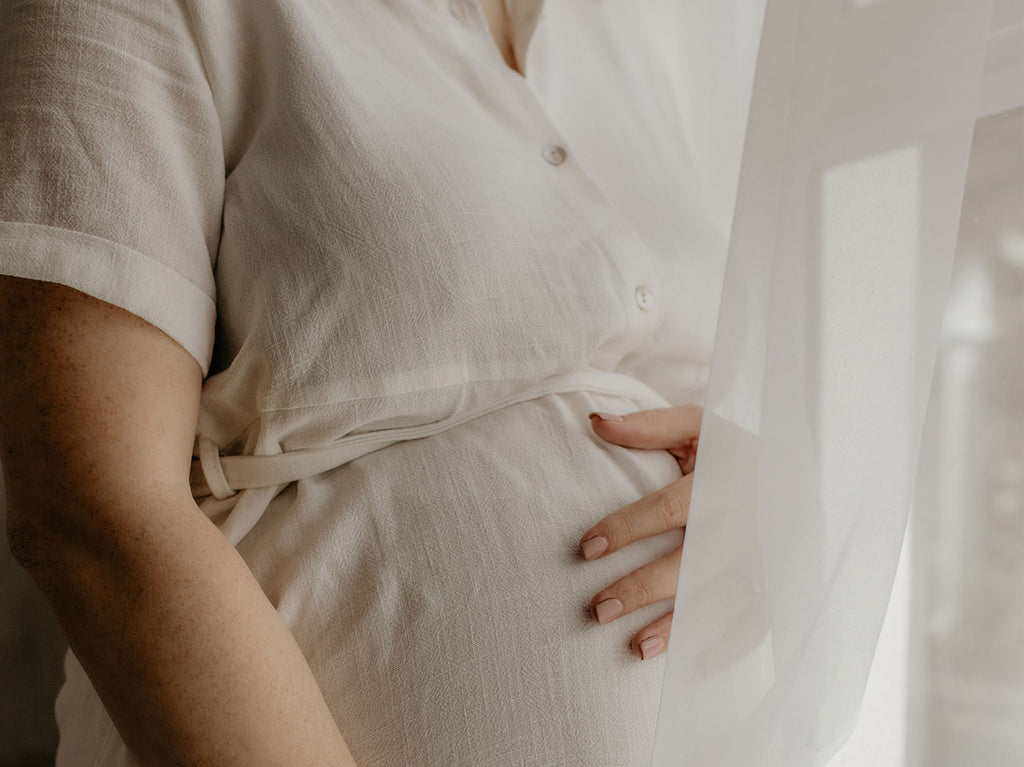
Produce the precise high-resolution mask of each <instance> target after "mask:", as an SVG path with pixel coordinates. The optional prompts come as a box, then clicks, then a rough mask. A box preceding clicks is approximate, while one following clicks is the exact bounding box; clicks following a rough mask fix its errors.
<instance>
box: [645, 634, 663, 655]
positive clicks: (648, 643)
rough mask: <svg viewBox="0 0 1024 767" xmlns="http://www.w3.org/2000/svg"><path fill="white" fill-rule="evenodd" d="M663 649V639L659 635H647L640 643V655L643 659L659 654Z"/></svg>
mask: <svg viewBox="0 0 1024 767" xmlns="http://www.w3.org/2000/svg"><path fill="white" fill-rule="evenodd" d="M664 649H665V640H664V639H662V638H661V637H647V639H645V640H644V641H642V642H641V643H640V655H641V656H643V659H644V660H647V659H648V658H653V657H654V656H655V655H659V654H660V653H661V651H662V650H664Z"/></svg>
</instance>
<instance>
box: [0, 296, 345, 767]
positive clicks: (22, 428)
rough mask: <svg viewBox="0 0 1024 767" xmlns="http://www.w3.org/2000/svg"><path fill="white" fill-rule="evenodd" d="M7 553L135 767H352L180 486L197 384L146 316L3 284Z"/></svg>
mask: <svg viewBox="0 0 1024 767" xmlns="http://www.w3.org/2000/svg"><path fill="white" fill-rule="evenodd" d="M0 370H3V371H4V375H2V376H0V459H2V462H3V472H4V477H5V481H6V489H7V515H8V530H7V533H8V540H9V541H10V543H11V549H12V552H13V553H14V555H15V557H16V558H17V559H18V561H19V562H20V563H21V564H22V565H23V566H24V567H25V568H26V569H27V570H28V572H29V574H30V575H31V576H32V577H33V578H34V580H35V581H36V583H37V584H38V585H39V587H40V589H41V590H42V592H43V594H44V595H45V596H46V598H47V599H48V601H49V603H50V606H51V608H52V609H53V612H54V614H55V615H56V617H57V619H58V621H59V623H60V625H61V628H62V629H63V631H64V634H65V636H66V637H67V639H68V642H69V644H70V646H71V648H72V649H73V651H74V653H75V655H76V656H77V658H78V659H79V661H80V662H81V663H82V665H83V667H84V668H85V670H86V673H88V675H89V677H90V679H91V680H92V681H93V684H94V685H95V687H96V690H97V692H98V693H99V695H100V697H101V699H102V700H103V703H104V705H105V706H106V708H107V710H108V712H109V713H110V715H111V717H112V719H113V721H114V723H115V724H116V726H117V728H118V731H119V732H120V733H121V735H122V737H123V738H124V740H125V742H126V743H127V744H128V746H129V748H130V749H131V750H132V751H133V752H134V753H135V755H136V756H137V757H138V759H139V761H140V762H141V763H142V764H144V765H183V764H187V765H197V766H199V765H203V766H205V765H210V767H213V766H214V765H216V766H217V767H225V766H228V765H243V764H244V765H252V766H259V767H262V766H264V765H266V766H269V765H281V766H283V765H296V764H302V765H332V767H333V766H335V765H341V766H345V765H354V764H355V763H354V761H353V760H352V758H351V756H350V755H349V752H348V749H347V747H346V745H345V743H344V741H343V739H342V737H341V734H340V733H339V731H338V728H337V726H336V724H335V722H334V720H333V719H332V718H331V715H330V712H329V711H328V709H327V706H326V704H325V703H324V700H323V696H322V695H321V693H320V690H319V688H318V687H317V685H316V681H315V680H314V678H313V675H312V673H311V672H310V670H309V667H308V666H307V664H306V662H305V659H304V658H303V657H302V654H301V652H300V651H299V648H298V646H297V645H296V644H295V642H294V640H293V639H292V637H291V635H290V634H289V632H288V630H287V629H286V627H285V626H284V624H283V623H282V622H281V620H280V618H279V617H278V614H277V612H276V611H275V610H274V608H273V606H272V605H271V604H270V603H269V602H268V600H267V599H266V597H265V596H264V594H263V592H262V591H261V590H260V588H259V585H258V584H257V583H256V581H255V579H254V578H253V577H252V575H251V574H250V572H249V570H248V568H247V567H246V566H245V563H244V562H243V561H242V559H241V557H239V556H238V554H237V552H235V550H234V549H233V548H232V547H231V545H230V544H229V543H228V542H227V540H226V539H225V538H224V537H223V536H222V535H221V534H220V532H219V531H218V530H217V529H216V528H215V527H214V526H213V525H212V524H211V523H210V522H209V521H208V520H207V519H206V517H205V516H203V514H202V513H201V512H200V510H199V509H198V507H197V506H196V504H195V502H194V501H193V499H192V496H191V492H190V490H189V485H188V473H189V464H190V460H191V452H192V442H193V438H194V434H195V428H196V419H197V413H198V402H199V391H200V386H201V382H202V374H201V371H200V368H199V366H198V365H197V364H196V362H195V360H193V359H192V357H191V356H190V355H189V354H188V353H187V352H186V351H185V350H184V349H183V348H181V347H180V346H179V345H178V344H177V343H176V342H175V341H173V340H172V339H171V338H169V337H168V336H166V335H165V334H164V333H162V332H161V331H159V330H157V329H156V328H155V327H153V326H151V325H148V324H147V323H145V322H144V321H143V320H141V319H139V318H137V317H135V316H133V315H131V314H129V313H128V312H125V311H123V310H121V309H118V308H116V307H113V306H110V305H108V304H105V303H103V302H101V301H98V300H96V299H94V298H91V297H89V296H86V295H84V294H82V293H79V292H77V291H74V290H72V289H70V288H66V287H63V286H59V285H52V284H46V283H41V282H35V281H30V280H20V279H15V278H9V277H0Z"/></svg>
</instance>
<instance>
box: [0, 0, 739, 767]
mask: <svg viewBox="0 0 1024 767" xmlns="http://www.w3.org/2000/svg"><path fill="white" fill-rule="evenodd" d="M659 5H660V4H659V3H657V2H653V1H652V2H651V3H649V4H648V3H633V2H626V0H552V1H551V2H548V3H546V5H544V7H542V3H541V2H540V1H539V0H532V1H529V2H525V1H524V2H512V3H511V6H512V7H511V15H512V19H511V20H512V28H513V36H514V38H515V46H516V53H517V59H518V61H519V62H520V64H521V65H522V66H523V67H524V69H525V77H523V76H520V75H519V74H517V73H516V72H514V71H512V70H511V69H509V68H508V67H507V66H506V65H505V63H504V61H503V60H502V58H501V55H500V54H499V52H498V49H497V46H496V45H495V44H494V41H493V39H492V37H491V34H490V31H489V29H488V27H487V24H486V21H485V19H484V17H483V14H482V12H481V10H480V8H479V6H478V5H477V3H476V2H475V1H474V0H451V2H450V1H449V0H216V2H214V1H212V0H203V1H200V0H178V1H172V0H154V1H153V2H148V3H139V2H138V1H137V0H88V2H87V1H86V0H64V2H59V3H57V2H53V1H52V0H19V1H18V2H10V3H3V4H2V5H0V270H2V272H4V273H7V274H12V275H17V276H23V277H29V278H35V279H42V280H49V281H54V282H59V283H63V284H66V285H70V286H73V287H75V288H77V289H79V290H82V291H84V292H86V293H89V294H91V295H93V296H96V297H98V298H100V299H102V300H104V301H107V302H110V303H112V304H116V305H118V306H121V307H123V308H125V309H127V310H129V311H131V312H133V313H135V314H137V315H139V316H141V317H143V318H145V319H146V320H148V321H149V322H151V323H153V324H154V325H156V326H157V327H159V328H161V329H162V330H164V331H165V332H166V333H168V334H169V335H170V336H172V337H173V338H174V339H176V340H177V341H178V342H179V343H181V344H182V345H183V346H184V347H185V348H186V349H188V350H189V351H190V352H191V353H192V354H193V355H194V356H195V358H196V359H197V360H198V361H199V362H200V364H201V365H202V366H203V368H204V370H207V371H208V372H209V377H208V378H207V380H206V381H205V384H204V388H203V396H202V408H201V416H200V423H199V436H198V438H197V442H196V461H194V467H193V468H194V472H193V480H194V488H195V491H196V495H197V500H198V501H199V503H200V505H201V507H202V508H203V510H204V511H205V512H206V513H207V514H208V515H209V516H210V517H211V518H212V519H214V520H215V521H216V522H217V523H218V524H219V525H220V526H221V528H222V529H223V530H224V532H225V534H226V535H227V536H228V537H229V538H230V539H231V540H232V541H233V542H234V543H236V544H237V546H238V548H239V550H240V551H241V553H242V554H243V556H244V557H245V559H246V561H247V562H248V564H249V565H250V567H251V568H252V570H253V572H254V573H255V574H256V577H257V578H258V579H259V581H260V583H261V584H262V586H263V588H264V590H265V591H266V593H267V595H268V596H269V598H270V599H271V601H272V602H273V604H274V605H275V606H276V607H277V609H278V610H279V611H280V614H281V616H282V617H283V619H284V620H285V621H286V622H287V624H288V626H289V627H290V628H291V630H292V632H293V633H294V635H295V637H296V639H297V640H298V642H299V645H300V646H301V647H302V650H303V652H304V653H305V656H306V658H307V659H308V661H309V663H310V666H311V667H312V669H313V672H314V674H315V675H316V678H317V679H318V681H319V683H320V685H321V687H322V689H323V691H324V695H325V697H326V699H327V702H328V704H329V705H330V707H331V710H332V711H333V713H334V715H335V717H336V718H337V721H338V723H339V725H340V727H341V730H342V732H343V734H344V736H345V738H346V740H347V741H348V743H349V744H350V746H351V749H352V752H353V754H354V755H355V757H356V759H357V761H358V763H359V764H360V765H361V767H385V766H387V767H406V766H419V765H422V766H423V767H511V766H512V765H531V767H538V766H543V765H551V766H554V765H586V767H633V766H635V767H641V766H642V765H646V764H647V760H648V758H649V754H650V751H651V744H652V740H653V734H654V723H655V716H656V711H657V706H658V693H659V688H660V682H661V676H662V672H663V664H662V662H661V659H655V660H652V661H648V662H641V661H639V660H637V659H636V658H634V657H633V656H632V655H630V653H629V651H628V641H629V638H630V637H631V636H632V634H633V633H634V632H635V631H637V630H638V629H639V628H641V627H642V626H644V625H646V624H647V623H648V622H650V621H651V620H653V619H655V618H656V617H658V616H660V615H662V614H664V612H665V611H666V610H667V609H668V605H667V604H660V605H656V606H652V607H650V608H647V609H644V610H641V611H639V612H638V613H635V614H633V615H630V616H628V617H626V618H624V619H620V620H618V621H615V622H614V623H612V624H610V625H607V626H599V625H597V624H595V623H593V622H592V621H591V620H590V619H589V617H588V616H587V604H588V602H589V600H590V598H591V596H592V595H593V594H594V593H596V592H597V591H598V590H600V589H601V588H603V587H604V586H606V585H608V584H610V583H611V582H612V581H614V580H615V579H616V578H618V577H620V576H621V575H623V574H625V573H626V572H629V571H630V570H631V569H633V568H635V567H637V566H639V565H640V564H642V563H644V562H647V561H650V560H651V559H652V558H654V557H655V556H657V555H659V554H661V553H663V552H667V551H669V550H671V549H672V548H673V547H674V546H675V545H677V544H678V541H679V536H678V535H677V534H666V535H664V536H660V537H658V538H655V539H652V540H648V541H645V542H642V543H638V544H635V545H633V546H631V547H629V549H628V550H624V551H622V552H619V553H617V554H615V555H613V556H611V557H608V558H607V559H605V560H602V561H599V562H591V563H587V562H584V561H583V560H582V559H580V558H579V556H578V555H577V553H576V544H577V541H578V539H579V537H580V535H581V534H582V533H583V532H584V531H585V530H587V529H588V528H589V527H590V526H592V525H593V524H594V523H595V522H596V521H598V520H599V519H600V518H601V517H603V516H604V515H606V514H608V513H609V512H611V511H613V510H615V509H617V508H619V507H621V506H623V505H624V504H626V503H629V502H631V501H633V500H636V499H637V498H639V497H641V496H642V495H644V494H646V493H649V492H651V491H653V490H655V489H657V488H660V487H662V486H664V485H665V484H667V483H668V482H670V481H671V480H672V479H674V478H675V477H677V476H678V471H679V470H678V467H677V465H676V463H675V461H674V460H673V459H672V458H671V457H670V456H669V455H668V454H667V453H665V452H663V451H656V450H650V451H645V450H630V449H626V448H620V447H617V446H613V445H610V444H608V443H605V442H604V441H602V440H601V439H599V438H597V437H596V436H595V435H594V434H593V433H592V431H591V429H590V425H589V422H588V419H587V413H589V412H590V411H592V410H605V411H612V412H629V411H633V410H636V409H639V408H648V407H658V406H665V405H667V404H670V403H671V404H677V403H684V402H699V401H700V399H701V397H702V394H703V390H704V386H705V381H706V374H707V367H708V363H709V360H710V350H711V345H712V340H713V333H714V325H715V316H716V311H717V305H718V297H719V290H720V283H721V279H722V270H723V263H724V250H723V237H722V235H721V233H720V232H718V231H716V229H715V228H714V227H713V226H712V225H711V224H710V222H709V221H710V220H709V218H708V216H707V215H706V214H705V212H704V207H703V205H702V203H701V191H700V189H699V187H698V184H697V182H696V180H695V174H694V171H693V168H692V163H691V159H690V158H689V157H688V150H687V146H686V142H685V140H684V135H683V126H684V124H685V115H683V114H681V113H680V109H679V106H678V101H677V99H676V98H674V96H673V92H672V88H671V86H670V82H671V81H672V78H671V77H670V74H671V72H670V70H671V67H673V66H675V64H674V63H673V60H672V57H671V51H670V50H668V49H667V48H666V47H665V46H661V45H658V44H655V39H656V36H655V35H653V34H652V33H653V31H654V30H656V29H657V27H658V24H659V15H658V12H657V9H658V7H659ZM253 456H256V458H253ZM67 671H68V679H67V683H66V685H65V687H64V689H63V691H62V693H61V695H60V697H59V699H58V704H57V714H58V721H59V725H60V729H61V733H62V745H61V752H60V756H59V759H58V764H59V765H62V766H63V767H67V766H69V765H74V766H76V767H77V766H78V765H89V766H90V767H96V766H100V767H107V766H108V765H125V764H131V763H132V762H131V759H130V757H129V756H128V755H127V753H126V751H125V749H124V746H123V745H122V743H121V741H120V738H119V737H118V736H117V733H116V731H115V730H114V729H113V727H112V725H111V724H110V721H109V719H108V718H107V716H106V714H105V712H104V711H103V708H102V705H101V704H100V702H99V700H98V698H97V696H96V694H95V692H94V691H93V689H92V687H91V686H90V684H89V682H88V680H87V679H86V677H85V676H84V674H83V672H82V671H81V668H80V667H79V665H78V664H77V662H76V661H75V659H74V658H73V656H69V658H68V662H67Z"/></svg>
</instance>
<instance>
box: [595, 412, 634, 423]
mask: <svg viewBox="0 0 1024 767" xmlns="http://www.w3.org/2000/svg"><path fill="white" fill-rule="evenodd" d="M590 417H591V418H600V419H601V420H602V421H623V420H625V419H624V418H623V417H622V416H621V415H615V414H614V413H591V414H590Z"/></svg>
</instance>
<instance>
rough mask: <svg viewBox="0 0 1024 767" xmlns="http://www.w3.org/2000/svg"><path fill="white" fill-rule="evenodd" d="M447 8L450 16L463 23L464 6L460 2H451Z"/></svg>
mask: <svg viewBox="0 0 1024 767" xmlns="http://www.w3.org/2000/svg"><path fill="white" fill-rule="evenodd" d="M448 8H449V9H450V10H451V12H452V16H454V17H455V18H457V19H458V20H459V21H463V20H464V19H465V18H466V6H465V4H464V3H463V2H462V0H451V2H449V3H448Z"/></svg>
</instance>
